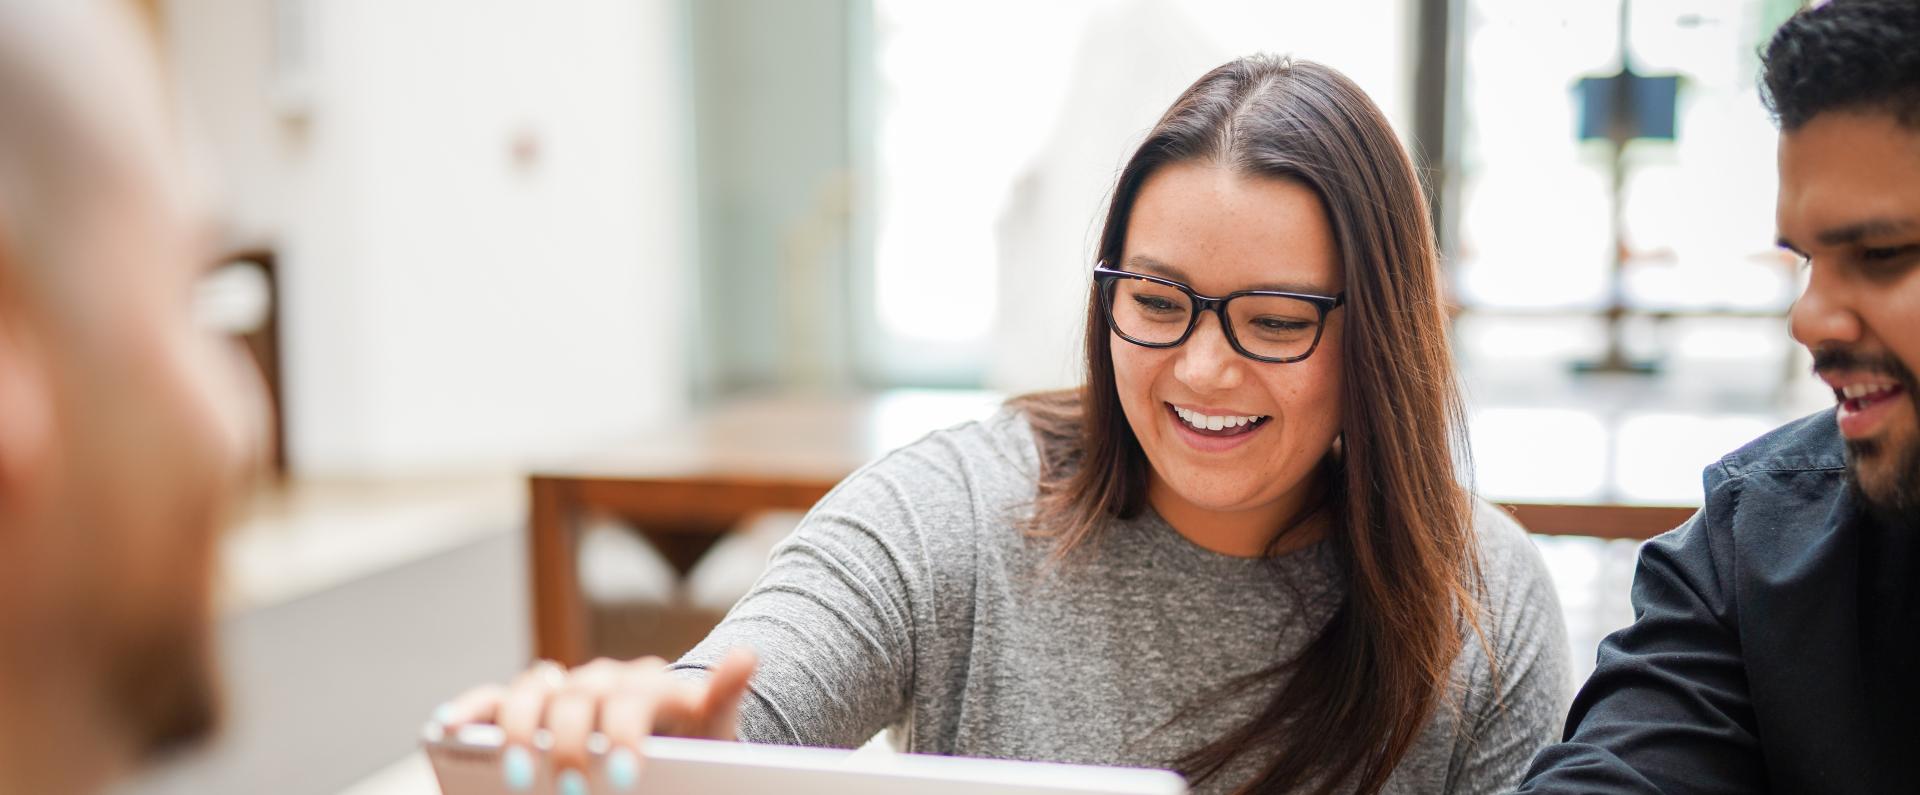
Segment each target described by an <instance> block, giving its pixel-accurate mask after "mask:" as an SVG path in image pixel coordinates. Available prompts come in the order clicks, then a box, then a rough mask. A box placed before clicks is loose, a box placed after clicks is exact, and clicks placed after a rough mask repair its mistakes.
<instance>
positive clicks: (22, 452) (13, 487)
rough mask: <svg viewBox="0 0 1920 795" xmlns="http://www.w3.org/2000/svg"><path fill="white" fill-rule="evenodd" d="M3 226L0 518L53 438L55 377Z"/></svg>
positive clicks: (0, 264)
mask: <svg viewBox="0 0 1920 795" xmlns="http://www.w3.org/2000/svg"><path fill="white" fill-rule="evenodd" d="M7 242H8V241H7V235H6V229H5V227H3V226H0V516H4V515H5V514H6V513H7V512H8V511H7V510H6V509H7V505H8V504H17V503H19V502H20V501H21V499H22V498H23V497H24V496H25V495H26V493H27V489H26V488H25V487H26V486H27V484H28V483H29V482H30V481H32V480H33V479H34V477H35V475H36V473H38V472H40V471H41V470H42V469H43V464H44V462H45V461H46V460H47V455H48V454H49V453H50V452H51V447H50V445H51V444H52V442H53V393H52V387H53V384H52V381H51V378H50V374H49V373H48V371H47V364H48V362H47V361H46V359H45V357H44V355H43V352H42V351H41V350H40V348H39V346H38V344H37V342H38V340H36V339H35V338H34V334H33V329H32V327H33V320H34V319H33V318H31V317H29V316H28V315H29V314H30V312H31V310H30V309H28V306H29V303H30V297H29V295H28V294H27V293H28V291H29V290H31V289H32V287H31V286H30V285H29V284H28V283H27V280H26V278H25V276H26V274H24V273H22V272H21V270H20V267H19V266H20V262H19V261H18V260H17V259H15V258H14V256H13V253H14V252H13V251H12V250H11V249H10V248H9V247H8V245H7Z"/></svg>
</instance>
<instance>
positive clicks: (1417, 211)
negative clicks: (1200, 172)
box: [1013, 56, 1485, 793]
mask: <svg viewBox="0 0 1920 795" xmlns="http://www.w3.org/2000/svg"><path fill="white" fill-rule="evenodd" d="M1179 162H1204V163H1212V164H1215V165H1219V166H1222V167H1227V168H1232V169H1235V170H1237V171H1239V172H1241V173H1244V174H1248V175H1255V176H1261V177H1267V178H1272V179H1285V180H1291V181H1294V182H1297V183H1299V184H1301V185H1305V186H1307V187H1308V188H1310V189H1312V190H1313V191H1314V192H1315V193H1316V194H1318V196H1319V197H1320V200H1321V202H1322V204H1323V205H1324V206H1325V209H1326V213H1327V220H1328V222H1329V223H1330V224H1331V226H1332V228H1333V233H1334V239H1335V241H1336V242H1337V244H1338V247H1339V252H1340V260H1341V268H1342V269H1343V271H1344V272H1345V275H1346V286H1347V303H1346V306H1345V308H1343V309H1341V310H1340V311H1342V312H1345V313H1346V317H1345V320H1344V322H1345V323H1346V324H1347V325H1346V329H1345V335H1344V338H1343V339H1344V344H1343V348H1344V356H1345V361H1344V362H1342V364H1341V371H1342V374H1343V376H1342V377H1344V378H1345V379H1346V388H1345V389H1344V390H1343V391H1342V392H1343V394H1344V395H1345V396H1346V401H1347V403H1346V405H1344V406H1342V407H1341V415H1340V416H1341V419H1340V423H1341V427H1340V431H1341V433H1340V441H1339V442H1338V443H1337V444H1336V445H1335V449H1334V450H1333V451H1330V452H1329V453H1328V455H1327V457H1326V459H1324V460H1323V461H1322V462H1321V464H1320V472H1321V474H1322V475H1323V477H1322V481H1323V482H1325V483H1326V484H1327V486H1326V491H1325V493H1324V494H1322V495H1321V498H1320V499H1319V500H1317V501H1314V502H1315V503H1316V504H1317V510H1318V511H1319V513H1320V514H1321V515H1322V516H1323V517H1324V519H1325V520H1326V523H1327V524H1326V526H1327V527H1328V528H1329V529H1328V532H1327V538H1328V544H1329V548H1330V551H1331V553H1332V555H1333V558H1334V560H1335V561H1336V562H1337V563H1336V565H1337V566H1338V567H1339V569H1340V574H1341V576H1342V577H1343V579H1344V581H1345V585H1346V588H1345V592H1344V595H1343V598H1342V601H1341V603H1340V605H1339V607H1338V608H1337V609H1336V610H1335V611H1334V614H1333V616H1332V618H1331V619H1329V621H1328V623H1327V624H1326V626H1325V627H1324V628H1323V629H1322V630H1321V631H1320V633H1319V635H1318V636H1316V638H1315V639H1314V640H1313V641H1312V642H1310V643H1309V644H1308V645H1307V647H1306V648H1305V649H1304V650H1303V651H1302V652H1301V653H1300V655H1299V656H1298V657H1296V658H1293V659H1290V660H1278V661H1274V662H1273V663H1272V664H1271V665H1269V666H1267V667H1265V668H1264V669H1263V670H1261V671H1259V672H1258V673H1256V674H1254V675H1252V676H1250V677H1247V678H1246V679H1244V680H1242V681H1240V682H1238V683H1236V684H1237V685H1238V686H1251V685H1256V684H1259V683H1261V682H1270V681H1274V680H1276V679H1281V678H1284V679H1285V680H1286V682H1285V685H1284V686H1282V687H1280V688H1279V689H1278V690H1277V691H1276V693H1275V695H1274V696H1273V698H1272V699H1271V700H1270V701H1269V702H1268V703H1267V704H1266V705H1265V707H1264V709H1263V710H1262V711H1261V713H1260V714H1259V715H1258V716H1257V717H1255V718H1254V719H1252V720H1251V721H1249V722H1247V723H1246V724H1245V725H1243V726H1240V727H1239V728H1237V729H1235V730H1233V731H1231V732H1229V733H1227V734H1226V735H1225V736H1223V737H1220V738H1218V739H1216V740H1214V741H1212V742H1210V743H1208V744H1207V745H1205V746H1203V747H1201V748H1198V749H1195V750H1194V751H1192V752H1191V753H1189V754H1188V755H1187V756H1186V757H1185V758H1183V759H1181V760H1180V766H1181V768H1182V770H1183V772H1185V773H1186V774H1187V775H1188V777H1189V778H1191V779H1194V780H1195V781H1200V780H1205V779H1207V778H1210V777H1212V776H1214V775H1216V774H1218V773H1220V771H1222V770H1223V769H1225V768H1226V767H1227V765H1228V764H1229V763H1231V762H1233V761H1235V760H1236V759H1239V758H1241V757H1242V756H1243V755H1256V756H1257V757H1259V758H1264V759H1265V760H1267V761H1266V764H1265V766H1264V768H1262V772H1261V773H1260V774H1259V775H1258V776H1257V777H1256V778H1255V779H1254V780H1252V781H1250V782H1248V784H1247V785H1246V791H1251V792H1273V791H1283V790H1293V789H1301V788H1311V789H1312V790H1313V791H1315V792H1319V793H1331V792H1337V791H1341V790H1349V791H1354V792H1361V793H1376V792H1378V791H1379V790H1380V789H1381V787H1383V786H1384V785H1385V784H1386V781H1387V779H1388V777H1389V776H1390V775H1392V773H1393V770H1394V768H1395V767H1396V766H1397V765H1398V764H1399V762H1400V760H1401V759H1402V758H1403V757H1404V756H1405V755H1406V753H1407V750H1408V749H1409V748H1410V747H1411V746H1412V745H1413V743H1414V741H1415V740H1416V739H1417V738H1418V737H1419V735H1420V732H1421V730H1422V729H1423V727H1424V726H1425V725H1426V723H1427V721H1428V719H1429V718H1430V717H1431V716H1432V714H1433V712H1434V711H1435V709H1437V708H1439V707H1440V706H1442V705H1443V704H1451V703H1452V702H1451V701H1449V698H1450V696H1449V688H1450V686H1451V670H1452V665H1453V661H1454V658H1455V657H1456V656H1457V655H1458V654H1459V652H1460V649H1461V645H1462V636H1463V628H1471V631H1472V632H1473V633H1475V634H1476V635H1479V632H1480V625H1479V609H1478V604H1479V595H1480V592H1481V590H1482V587H1481V580H1480V571H1479V565H1478V557H1477V545H1476V544H1475V541H1474V534H1473V528H1472V510H1473V509H1472V502H1471V498H1470V497H1469V495H1468V493H1467V490H1466V489H1465V488H1464V487H1463V486H1462V485H1461V481H1460V479H1459V478H1458V477H1457V472H1458V471H1459V470H1460V469H1461V468H1462V467H1464V466H1465V458H1466V449H1467V447H1466V443H1465V440H1464V438H1463V437H1462V429H1463V427H1464V424H1465V423H1464V412H1463V409H1462V405H1461V398H1460V393H1459V389H1458V386H1457V384H1456V383H1455V380H1454V374H1453V361H1452V357H1451V355H1450V352H1449V348H1448V344H1447V328H1446V323H1445V318H1444V316H1443V313H1442V308H1441V303H1440V287H1439V274H1438V255H1437V253H1436V251H1435V245H1434V239H1433V229H1432V226H1431V224H1430V222H1429V221H1428V216H1427V206H1426V201H1425V197H1424V195H1423V194H1422V192H1421V189H1420V184H1419V181H1418V180H1417V179H1416V178H1415V176H1414V170H1413V164H1412V163H1411V162H1410V161H1409V160H1408V157H1407V153H1406V151H1405V150H1404V149H1403V148H1402V147H1401V145H1400V143H1399V141H1398V139H1396V138H1395V137H1394V134H1393V130H1392V129H1391V128H1390V127H1389V126H1388V124H1387V121H1386V118H1385V117H1384V116H1383V115H1382V114H1381V113H1380V110H1379V108H1377V107H1375V106H1374V104H1373V102H1372V101H1371V100H1369V99H1368V98H1367V96H1366V95H1365V94H1364V93H1363V92H1361V91H1360V89H1359V88H1358V87H1357V86H1355V85H1354V84H1353V83H1352V82H1351V81H1350V80H1348V79H1347V78H1346V77H1345V76H1343V75H1341V74H1340V73H1339V72H1336V71H1334V70H1332V69H1329V68H1327V67H1325V66H1321V65H1319V64H1315V63H1311V62H1306V61H1294V60H1290V59H1281V58H1273V57H1267V56H1255V57H1250V58H1245V59H1241V60H1238V61H1234V62H1232V63H1229V64H1226V65H1225V66H1221V67H1220V68H1218V69H1215V70H1213V71H1212V72H1209V73H1207V75H1206V76H1205V77H1202V78H1200V80H1199V81H1198V82H1196V83H1194V84H1193V86H1192V87H1190V88H1188V89H1187V90H1186V92H1185V93H1184V94H1182V95H1181V96H1180V98H1179V99H1178V100H1177V101H1176V102H1175V103H1174V105H1173V107H1172V108H1170V109H1169V110H1168V111H1167V113H1166V115H1165V116H1162V117H1161V119H1160V121H1159V123H1158V124H1157V125H1155V127H1154V128H1153V131H1152V132H1151V133H1150V134H1149V135H1148V136H1147V140H1146V142H1145V143H1143V144H1141V145H1140V148H1139V149H1138V150H1137V151H1136V152H1135V153H1134V155H1133V157H1132V159H1130V160H1129V161H1128V162H1127V165H1126V168H1125V169H1124V170H1123V171H1122V172H1121V174H1120V181H1119V184H1118V186H1117V187H1116V188H1115V190H1114V193H1113V199H1112V203H1111V205H1110V206H1109V208H1108V210H1107V220H1106V227H1105V230H1104V232H1102V234H1101V238H1100V257H1099V258H1100V259H1101V260H1102V261H1105V262H1120V261H1121V256H1122V249H1123V247H1124V245H1125V242H1126V236H1127V220H1128V217H1129V215H1130V214H1131V212H1132V209H1133V203H1134V200H1135V198H1136V196H1137V195H1138V194H1139V191H1140V186H1141V185H1142V184H1143V183H1144V182H1145V181H1146V179H1147V177H1148V176H1149V175H1150V174H1152V173H1153V172H1154V170H1155V169H1158V168H1160V167H1161V166H1163V165H1166V164H1168V163H1179ZM1103 312H1104V309H1103V307H1101V306H1100V303H1099V300H1098V296H1097V294H1096V291H1094V290H1092V289H1089V290H1088V300H1087V325H1086V354H1087V356H1086V358H1087V380H1086V384H1085V386H1083V387H1082V388H1080V389H1077V390H1071V391H1065V392H1053V393H1043V394H1036V395H1027V396H1024V397H1020V398H1016V399H1015V400H1014V401H1013V404H1014V405H1015V406H1018V407H1020V408H1022V409H1024V410H1025V411H1026V413H1027V416H1028V418H1029V421H1030V422H1031V424H1032V425H1033V428H1034V432H1035V436H1036V438H1037V439H1038V441H1039V445H1040V449H1041V459H1042V462H1043V468H1042V473H1041V484H1040V492H1039V496H1038V502H1037V506H1036V510H1035V513H1034V517H1033V527H1034V528H1036V530H1038V531H1040V532H1044V533H1047V534H1049V535H1052V536H1053V537H1054V538H1055V539H1056V543H1057V547H1056V553H1057V554H1058V555H1059V556H1060V557H1061V558H1066V557H1069V556H1070V555H1071V553H1072V552H1073V551H1074V550H1076V549H1079V548H1081V547H1083V546H1084V545H1085V544H1087V542H1088V541H1089V540H1091V539H1092V538H1093V537H1094V536H1095V535H1097V534H1098V533H1099V532H1100V530H1101V528H1102V527H1103V526H1104V525H1106V523H1107V522H1108V521H1109V520H1110V519H1113V518H1122V519H1124V518H1131V517H1134V516H1137V515H1139V514H1140V513H1141V511H1143V510H1144V509H1145V508H1146V491H1147V490H1146V485H1147V477H1148V466H1149V465H1148V463H1147V461H1146V456H1145V455H1144V453H1143V452H1142V451H1141V449H1140V443H1139V440H1138V439H1137V438H1135V437H1134V435H1133V430H1132V428H1131V427H1129V426H1128V424H1127V418H1126V415H1125V414H1124V413H1123V411H1122V409H1121V406H1120V397H1119V394H1118V393H1117V391H1116V388H1115V384H1114V374H1113V359H1112V354H1111V344H1112V343H1111V337H1110V336H1109V333H1108V330H1107V325H1106V320H1105V315H1104V314H1103ZM1261 366H1267V367H1285V366H1286V365H1261ZM1308 518H1309V517H1305V516H1302V517H1298V518H1296V520H1295V521H1296V522H1298V521H1304V520H1306V519H1308ZM1285 529H1288V528H1275V540H1276V542H1277V541H1278V538H1279V537H1280V536H1281V535H1284V533H1283V532H1282V531H1283V530H1285ZM1270 549H1271V548H1270ZM1484 642H1485V641H1484V638H1482V643H1483V644H1484Z"/></svg>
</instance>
